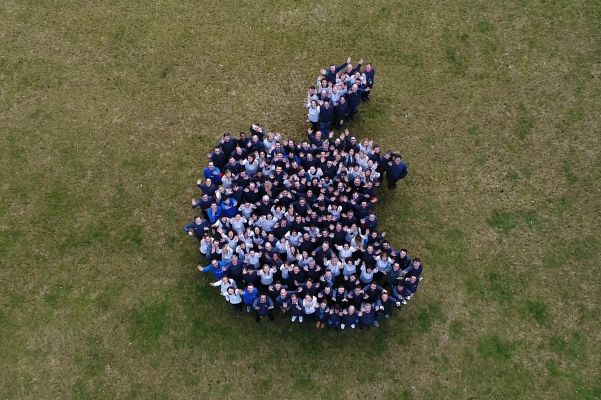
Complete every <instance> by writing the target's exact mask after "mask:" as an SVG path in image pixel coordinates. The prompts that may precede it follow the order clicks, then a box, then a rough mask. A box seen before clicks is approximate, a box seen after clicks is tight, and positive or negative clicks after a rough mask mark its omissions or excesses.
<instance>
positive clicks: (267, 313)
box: [253, 294, 273, 322]
mask: <svg viewBox="0 0 601 400" xmlns="http://www.w3.org/2000/svg"><path fill="white" fill-rule="evenodd" d="M253 308H254V309H255V321H257V322H261V319H262V318H264V317H267V318H269V320H270V321H273V313H272V312H271V310H273V300H271V299H270V298H269V297H267V295H266V294H261V295H260V296H259V298H257V299H255V301H254V303H253Z"/></svg>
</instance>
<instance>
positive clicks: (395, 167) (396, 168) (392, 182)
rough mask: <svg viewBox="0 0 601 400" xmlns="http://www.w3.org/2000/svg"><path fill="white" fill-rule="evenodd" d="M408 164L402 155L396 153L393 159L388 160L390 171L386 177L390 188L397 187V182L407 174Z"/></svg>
mask: <svg viewBox="0 0 601 400" xmlns="http://www.w3.org/2000/svg"><path fill="white" fill-rule="evenodd" d="M407 173H408V170H407V164H406V163H404V162H403V161H401V156H400V155H398V154H396V155H395V156H394V158H393V160H392V161H389V162H388V171H387V174H386V178H387V179H388V189H389V190H393V189H396V184H397V182H398V181H400V180H401V179H403V178H405V177H406V176H407Z"/></svg>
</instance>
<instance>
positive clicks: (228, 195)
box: [183, 58, 424, 331]
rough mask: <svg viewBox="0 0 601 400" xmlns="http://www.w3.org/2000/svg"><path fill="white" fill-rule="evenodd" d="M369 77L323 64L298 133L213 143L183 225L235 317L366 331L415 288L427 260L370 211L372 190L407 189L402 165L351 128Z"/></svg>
mask: <svg viewBox="0 0 601 400" xmlns="http://www.w3.org/2000/svg"><path fill="white" fill-rule="evenodd" d="M375 78H376V70H375V66H374V65H373V64H372V63H365V64H364V62H363V60H359V61H358V62H357V63H353V61H352V60H351V59H350V58H349V59H347V60H346V61H345V62H343V63H341V64H331V65H328V66H325V68H323V69H321V70H320V71H319V75H318V77H317V79H316V81H315V82H314V83H312V84H311V85H310V86H309V87H308V89H307V92H306V94H305V95H304V106H305V109H306V112H307V120H306V122H307V131H306V137H305V138H303V139H302V140H301V141H295V140H293V139H290V138H288V139H286V138H283V137H282V135H281V134H280V133H278V132H277V131H275V130H268V129H266V128H264V127H263V126H260V125H257V124H252V125H250V128H249V129H248V130H246V129H245V130H243V131H241V132H240V133H239V134H237V135H235V134H232V133H230V132H225V133H223V135H221V137H220V138H219V139H218V142H217V143H216V144H215V146H214V148H212V149H211V153H210V154H209V155H208V160H207V161H206V164H204V163H203V164H204V165H203V166H202V167H201V171H200V172H201V176H200V178H199V179H198V180H197V182H196V185H197V187H198V189H199V190H200V193H199V195H198V197H195V198H194V199H192V208H193V210H194V212H195V215H194V216H193V220H192V221H191V222H190V223H188V224H186V225H185V226H184V227H183V232H184V234H186V235H189V236H191V237H194V238H195V239H196V240H197V241H198V246H199V251H200V253H201V255H202V259H203V260H204V261H203V263H202V264H201V265H199V266H198V271H200V273H201V274H203V275H205V276H208V277H210V285H211V286H214V287H215V295H216V296H218V295H220V296H222V297H223V299H224V300H225V301H226V302H227V303H229V304H230V306H231V309H232V311H231V312H232V313H233V314H237V315H247V314H248V315H249V320H254V321H256V322H257V323H261V322H262V321H266V320H267V321H274V320H275V321H277V323H287V324H311V325H314V326H315V327H316V328H317V329H329V330H336V331H344V330H353V329H371V328H377V327H378V326H380V324H381V323H383V322H384V321H386V320H387V319H388V318H390V317H392V316H393V315H394V314H397V313H399V310H400V309H402V308H403V307H406V306H407V304H408V303H409V301H410V300H411V299H412V298H413V297H414V296H415V294H416V292H417V289H418V286H419V284H420V282H421V281H422V279H423V276H422V271H423V268H424V266H423V263H422V262H421V260H420V259H419V257H412V255H411V254H410V253H411V252H410V251H408V250H407V249H405V248H403V247H401V246H398V245H397V243H394V244H393V243H391V241H389V240H388V238H387V237H386V234H385V233H383V232H382V233H380V232H379V231H378V225H379V221H378V217H377V216H376V213H375V207H376V204H377V202H378V196H377V193H378V191H380V190H390V191H392V192H395V191H401V190H402V187H403V186H402V185H399V184H398V183H399V182H400V181H402V180H403V179H404V178H405V177H406V176H407V174H408V166H407V163H406V162H405V161H404V160H403V158H402V156H401V154H400V153H399V151H398V149H396V150H392V151H383V150H382V149H381V148H380V146H379V144H377V143H375V142H374V141H373V140H370V139H368V138H361V137H359V136H358V135H356V133H355V132H353V128H352V125H353V121H354V120H355V119H356V118H357V116H358V114H359V112H366V113H369V104H368V103H369V102H372V101H377V97H376V95H375V94H374V92H377V86H376V79H375ZM384 186H386V188H385V189H384Z"/></svg>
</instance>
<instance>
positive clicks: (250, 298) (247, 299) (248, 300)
mask: <svg viewBox="0 0 601 400" xmlns="http://www.w3.org/2000/svg"><path fill="white" fill-rule="evenodd" d="M257 297H259V290H258V289H257V288H253V291H252V292H251V293H248V290H246V289H245V290H244V293H242V301H244V304H246V305H251V304H253V303H254V302H255V300H256V299H257Z"/></svg>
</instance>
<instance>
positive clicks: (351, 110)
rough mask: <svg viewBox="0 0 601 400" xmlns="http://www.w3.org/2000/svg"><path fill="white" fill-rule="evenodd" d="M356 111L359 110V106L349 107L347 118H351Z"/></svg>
mask: <svg viewBox="0 0 601 400" xmlns="http://www.w3.org/2000/svg"><path fill="white" fill-rule="evenodd" d="M358 111H359V107H354V108H350V109H349V111H348V119H350V120H352V119H353V118H354V117H355V114H357V112H358Z"/></svg>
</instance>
